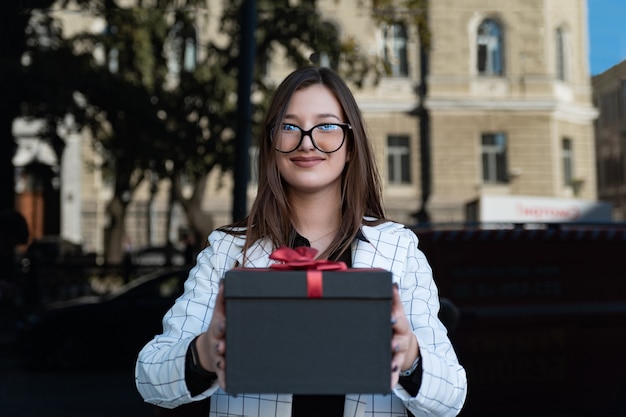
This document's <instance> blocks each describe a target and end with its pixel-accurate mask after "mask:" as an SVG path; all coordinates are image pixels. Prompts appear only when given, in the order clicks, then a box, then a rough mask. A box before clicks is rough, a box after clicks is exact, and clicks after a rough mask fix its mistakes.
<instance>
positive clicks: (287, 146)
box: [274, 124, 302, 152]
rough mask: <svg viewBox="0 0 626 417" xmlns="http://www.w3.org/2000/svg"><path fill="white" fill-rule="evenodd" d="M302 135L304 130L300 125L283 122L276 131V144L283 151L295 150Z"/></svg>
mask: <svg viewBox="0 0 626 417" xmlns="http://www.w3.org/2000/svg"><path fill="white" fill-rule="evenodd" d="M301 137H302V131H301V130H300V129H299V128H298V126H295V125H290V124H282V125H280V127H278V128H277V129H276V130H275V131H274V146H275V147H276V149H277V150H279V151H281V152H291V151H295V150H296V148H297V147H298V145H299V144H300V138H301Z"/></svg>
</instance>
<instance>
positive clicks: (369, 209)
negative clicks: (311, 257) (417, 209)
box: [220, 67, 385, 258]
mask: <svg viewBox="0 0 626 417" xmlns="http://www.w3.org/2000/svg"><path fill="white" fill-rule="evenodd" d="M315 84H321V85H323V86H325V87H326V88H328V89H329V90H330V91H331V92H332V93H333V94H334V96H335V97H336V98H337V100H338V101H339V104H340V106H341V108H342V109H343V113H344V114H343V116H344V117H345V119H346V120H345V121H346V122H347V123H349V124H350V125H351V126H352V129H351V131H349V132H350V133H349V134H348V136H347V138H346V142H345V144H344V146H348V155H349V161H348V162H347V163H346V166H345V168H344V170H343V173H342V180H341V199H342V204H341V211H342V213H341V214H342V217H341V219H342V224H341V227H340V229H339V232H338V233H337V235H336V237H335V239H334V240H333V241H332V242H331V244H330V245H329V247H328V249H326V250H325V251H324V252H323V253H321V254H318V257H319V258H328V257H329V256H330V255H331V254H341V253H343V252H344V251H345V250H347V249H349V247H350V243H351V242H352V241H353V240H354V238H355V236H356V235H357V232H358V231H359V228H360V227H361V225H362V224H378V223H381V222H383V221H384V219H385V215H384V210H383V206H382V188H381V183H380V177H379V174H378V169H377V167H376V163H375V159H374V153H373V150H372V146H371V143H370V141H369V138H368V136H367V133H366V131H365V126H364V123H363V119H362V115H361V111H360V110H359V107H358V105H357V103H356V100H355V99H354V96H353V95H352V92H351V91H350V89H349V87H348V86H347V85H346V83H345V82H344V81H343V80H342V79H341V77H339V75H337V73H335V72H334V71H333V70H331V69H329V68H317V67H305V68H301V69H298V70H296V71H294V72H292V73H291V74H289V75H288V76H287V78H285V79H284V80H283V81H282V83H281V84H280V85H279V86H278V88H277V89H276V91H275V92H274V94H273V96H272V98H271V100H270V103H269V106H268V110H267V113H266V115H265V119H264V127H265V128H264V129H262V132H261V134H260V137H259V143H258V145H259V163H258V170H259V171H258V190H257V195H256V198H255V200H254V203H253V204H252V207H251V208H250V213H249V214H248V216H247V217H246V218H245V219H244V220H242V221H240V222H238V223H234V224H231V225H228V226H224V227H222V228H220V230H223V231H227V232H228V233H233V234H245V236H246V243H245V246H244V257H245V254H246V251H247V249H248V248H249V247H250V246H251V245H252V244H253V243H254V242H256V241H257V240H259V239H261V238H268V239H271V241H272V243H273V245H274V246H275V247H279V246H291V244H292V242H293V239H294V237H295V234H296V230H295V228H294V226H293V223H292V213H293V210H292V207H290V203H289V200H288V198H287V193H286V188H287V187H289V185H288V184H287V183H286V182H285V181H284V180H283V179H282V178H281V176H280V173H279V171H278V167H277V165H276V150H275V149H274V146H273V144H272V137H271V130H272V128H273V127H274V126H277V125H279V124H280V123H281V122H282V120H283V118H284V115H285V112H286V110H287V106H288V104H289V100H290V99H291V97H292V95H293V94H294V92H296V91H298V90H300V89H302V88H306V87H309V86H311V85H315ZM365 217H368V219H365Z"/></svg>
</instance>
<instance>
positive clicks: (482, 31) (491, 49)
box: [476, 19, 504, 75]
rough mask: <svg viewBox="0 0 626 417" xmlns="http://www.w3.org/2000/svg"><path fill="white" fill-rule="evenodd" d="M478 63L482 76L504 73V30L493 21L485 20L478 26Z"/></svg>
mask: <svg viewBox="0 0 626 417" xmlns="http://www.w3.org/2000/svg"><path fill="white" fill-rule="evenodd" d="M476 41H477V53H478V56H477V63H478V73H479V74H481V75H502V74H503V73H504V50H503V49H504V48H503V46H504V45H503V44H502V29H501V28H500V25H499V24H498V23H497V22H496V21H495V20H492V19H486V20H484V21H483V22H482V23H481V24H480V26H478V36H477V38H476Z"/></svg>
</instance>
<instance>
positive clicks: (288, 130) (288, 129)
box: [283, 123, 298, 132]
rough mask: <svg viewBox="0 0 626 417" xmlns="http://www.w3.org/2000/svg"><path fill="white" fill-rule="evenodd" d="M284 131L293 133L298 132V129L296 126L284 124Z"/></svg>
mask: <svg viewBox="0 0 626 417" xmlns="http://www.w3.org/2000/svg"><path fill="white" fill-rule="evenodd" d="M283 130H284V131H285V132H293V131H295V130H298V127H297V126H296V125H290V124H289V123H283Z"/></svg>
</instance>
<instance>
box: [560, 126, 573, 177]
mask: <svg viewBox="0 0 626 417" xmlns="http://www.w3.org/2000/svg"><path fill="white" fill-rule="evenodd" d="M561 155H562V158H563V184H564V185H566V186H571V185H572V184H573V183H574V149H573V148H572V140H571V139H569V138H564V139H563V143H562V149H561Z"/></svg>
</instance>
